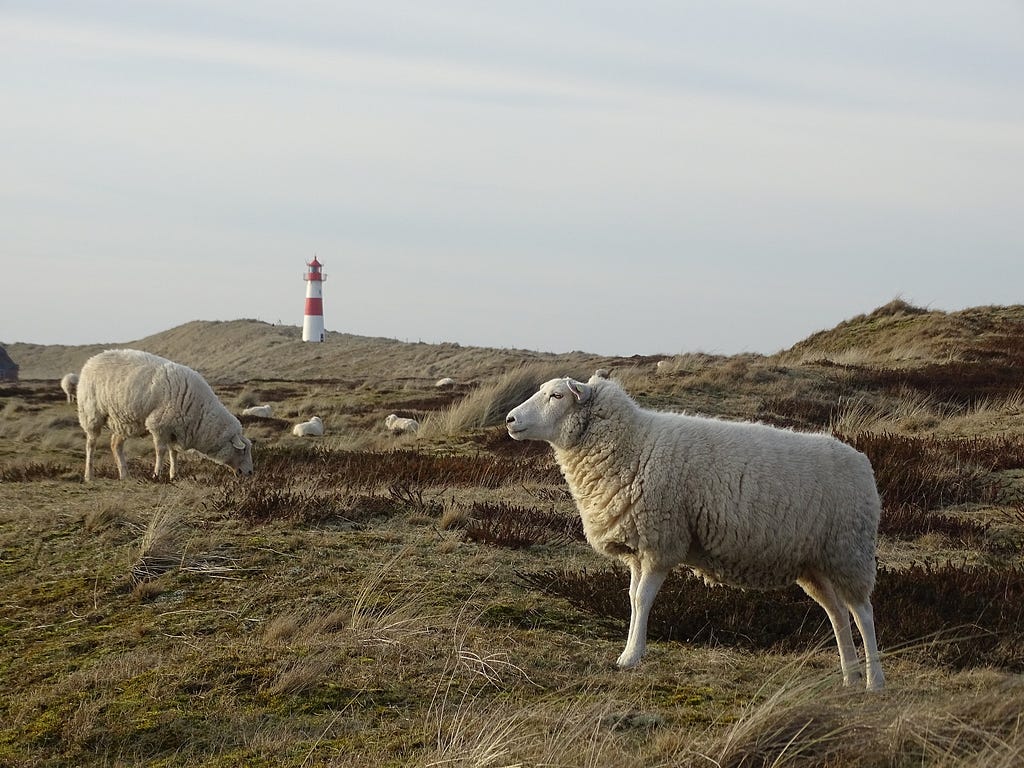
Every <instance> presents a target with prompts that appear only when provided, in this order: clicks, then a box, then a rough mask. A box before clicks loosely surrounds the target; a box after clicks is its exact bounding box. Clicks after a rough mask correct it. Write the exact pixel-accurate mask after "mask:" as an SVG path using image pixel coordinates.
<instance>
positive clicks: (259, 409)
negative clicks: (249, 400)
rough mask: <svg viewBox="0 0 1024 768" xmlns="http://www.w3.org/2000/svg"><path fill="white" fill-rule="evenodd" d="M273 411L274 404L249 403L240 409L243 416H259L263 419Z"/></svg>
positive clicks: (268, 416)
mask: <svg viewBox="0 0 1024 768" xmlns="http://www.w3.org/2000/svg"><path fill="white" fill-rule="evenodd" d="M273 413H274V406H272V405H250V406H249V407H248V408H246V409H244V410H243V411H242V415H243V416H259V417H260V418H263V419H269V418H270V416H271V415H272V414H273Z"/></svg>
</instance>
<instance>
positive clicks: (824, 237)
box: [0, 0, 1024, 355]
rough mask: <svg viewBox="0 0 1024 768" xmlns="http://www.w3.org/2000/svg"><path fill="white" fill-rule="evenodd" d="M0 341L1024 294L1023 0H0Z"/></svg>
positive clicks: (947, 305)
mask: <svg viewBox="0 0 1024 768" xmlns="http://www.w3.org/2000/svg"><path fill="white" fill-rule="evenodd" d="M0 97H2V104H3V107H2V118H0V145H2V146H3V158H4V159H3V163H2V170H0V178H2V182H0V211H2V213H0V216H2V220H0V267H2V272H0V341H5V342H13V341H27V342H38V343H65V344H78V343H88V342H122V341H128V340H132V339H137V338H140V337H143V336H146V335H148V334H151V333H155V332H158V331H161V330H165V329H167V328H171V327H173V326H175V325H179V324H181V323H184V322H187V321H189V320H195V319H207V320H226V319H234V318H241V317H246V318H259V319H262V320H265V321H268V322H279V321H280V322H283V323H285V324H288V325H301V322H302V307H303V297H304V290H305V288H304V283H303V280H302V272H303V270H304V263H305V262H306V261H308V260H310V259H312V257H313V255H314V254H316V255H317V256H318V258H319V259H320V260H321V261H322V262H323V263H324V264H325V272H326V273H327V274H328V276H329V278H328V281H327V283H326V284H325V289H324V306H325V320H326V326H327V328H328V330H333V331H346V332H351V333H356V334H362V335H369V336H388V337H393V338H398V339H406V340H410V341H419V340H422V341H427V342H439V341H453V342H459V343H462V344H471V345H482V346H495V347H523V348H529V349H538V350H544V351H555V352H562V351H568V350H572V349H580V350H586V351H590V352H598V353H605V354H626V355H628V354H654V353H667V354H671V353H678V352H686V351H696V350H702V351H709V352H721V353H734V352H740V351H756V352H764V353H770V352H774V351H776V350H778V349H780V348H784V347H787V346H790V345H791V344H793V343H795V342H796V341H798V340H800V339H801V338H804V337H805V336H807V335H808V334H810V333H812V332H814V331H816V330H820V329H822V328H826V327H830V326H832V325H834V324H836V323H837V322H839V321H841V320H843V319H846V318H848V317H850V316H852V315H855V314H859V313H861V312H867V311H870V310H871V309H873V308H874V307H876V306H878V305H880V304H883V303H885V302H887V301H889V300H890V299H892V298H894V297H895V296H897V295H900V296H902V297H903V298H905V299H908V300H910V301H914V302H915V303H919V304H923V305H928V306H932V307H935V308H939V309H947V310H955V309H959V308H962V307H965V306H973V305H978V304H1011V303H1021V302H1024V223H1022V220H1024V216H1022V214H1021V201H1022V200H1024V2H1021V0H1014V1H1012V2H995V1H993V2H988V1H986V0H980V2H972V3H965V2H947V1H945V0H932V1H930V2H915V1H913V0H908V2H899V3H893V2H888V1H886V2H882V1H880V0H863V1H862V2H858V3H838V2H832V3H830V2H821V1H820V0H775V1H773V2H768V1H767V0H765V1H764V2H755V1H754V0H717V1H715V2H683V1H681V0H677V1H675V2H669V1H667V0H666V1H665V2H657V1H654V0H640V1H638V2H631V3H622V2H616V3H612V2H601V1H595V0H587V1H585V2H584V1H582V0H580V1H576V0H568V1H566V2H559V3H549V2H529V1H524V0H518V1H517V2H501V3H488V2H469V1H468V0H467V1H466V2H413V1H412V0H408V1H405V2H402V1H397V0H374V2H372V3H369V2H326V0H325V1H323V2H289V3H285V2H259V1H257V2H252V1H246V2H242V0H184V1H182V0H176V1H175V2H169V1H168V2H155V1H150V0H134V1H133V2H93V1H91V0H67V1H66V2H47V1H46V0H31V1H29V0H13V1H10V0H0Z"/></svg>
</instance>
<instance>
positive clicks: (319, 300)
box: [302, 256, 327, 341]
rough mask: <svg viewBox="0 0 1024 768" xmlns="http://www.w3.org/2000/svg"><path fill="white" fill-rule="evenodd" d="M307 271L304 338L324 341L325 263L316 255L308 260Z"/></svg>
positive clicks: (304, 277) (305, 277) (303, 319)
mask: <svg viewBox="0 0 1024 768" xmlns="http://www.w3.org/2000/svg"><path fill="white" fill-rule="evenodd" d="M306 267H307V269H306V273H305V274H304V275H303V279H304V280H305V281H306V312H305V315H304V316H303V318H302V340H303V341H323V340H324V280H326V279H327V275H325V274H324V273H323V272H322V271H321V270H322V268H323V264H321V263H320V262H319V261H317V259H316V256H314V257H313V260H312V261H307V262H306Z"/></svg>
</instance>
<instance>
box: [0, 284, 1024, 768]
mask: <svg viewBox="0 0 1024 768" xmlns="http://www.w3.org/2000/svg"><path fill="white" fill-rule="evenodd" d="M900 329H903V330H902V331H901V330H900ZM295 332H296V329H288V328H282V327H275V326H267V325H266V324H262V323H255V322H254V321H237V322H233V323H197V324H189V325H188V326H183V327H181V328H178V329H173V330H171V331H168V332H166V333H165V334H159V335H157V336H155V337H151V339H149V340H141V341H140V342H139V343H138V344H137V345H138V346H142V347H143V348H146V349H151V350H152V351H154V352H158V353H161V354H165V355H168V356H171V357H174V358H175V359H179V360H181V361H182V362H186V363H188V364H190V365H193V366H194V367H196V368H198V369H199V370H201V371H202V372H204V373H205V374H206V375H207V376H208V378H209V379H210V380H211V382H214V387H215V389H216V390H217V392H218V394H219V395H220V397H221V399H222V400H223V401H224V402H225V404H226V405H227V406H228V407H229V408H230V409H231V410H232V411H234V412H235V413H240V412H241V410H242V408H243V407H245V406H246V405H251V404H254V403H261V402H272V403H274V405H275V414H274V415H275V418H274V419H263V420H260V419H252V418H248V417H246V418H245V419H243V423H244V424H245V427H246V432H247V434H249V435H250V436H252V437H255V438H256V439H257V441H258V442H257V448H256V451H255V455H256V462H257V473H256V475H254V477H253V478H251V479H249V480H248V481H245V482H242V481H236V480H235V479H233V478H232V477H230V476H228V475H227V474H226V471H225V470H223V469H222V468H220V467H218V466H216V465H213V464H211V463H210V462H207V461H205V460H202V459H200V458H199V457H193V456H185V457H184V461H183V462H182V463H183V465H184V470H183V472H182V476H181V478H180V479H178V480H177V481H175V482H174V483H167V482H159V483H157V482H153V481H151V480H149V479H147V475H148V472H149V468H150V465H151V459H152V457H151V450H152V448H151V443H150V441H149V440H147V439H136V440H132V441H129V443H128V449H129V456H130V466H131V469H132V472H133V475H134V477H133V479H130V480H129V481H127V482H124V483H120V482H117V481H116V480H114V479H113V478H114V477H115V476H116V475H115V471H114V465H113V460H112V459H111V457H110V456H109V454H104V455H102V456H101V457H100V460H99V465H98V468H97V469H98V473H99V476H100V477H99V479H98V480H97V481H96V482H95V483H93V484H92V485H91V486H88V487H87V486H85V485H83V484H82V483H81V481H80V477H81V470H82V460H83V452H84V451H83V448H84V446H83V443H84V440H83V438H82V435H81V430H80V429H79V428H78V426H77V421H76V418H75V412H74V409H73V407H72V406H70V405H68V404H67V403H65V402H64V400H63V394H62V393H61V392H60V390H59V387H58V386H57V381H56V379H57V378H58V377H59V375H60V373H62V372H64V371H65V370H71V369H72V368H74V367H76V366H77V365H79V364H80V362H81V361H82V360H84V359H85V358H86V357H87V356H88V353H89V352H90V351H91V350H90V349H84V348H49V347H43V348H34V347H29V346H28V345H18V344H11V345H7V348H8V350H9V351H10V352H11V355H12V357H14V359H15V360H16V361H18V362H19V363H20V364H21V365H22V373H23V378H25V379H29V380H27V381H23V382H21V383H19V384H12V385H6V384H5V385H0V585H2V587H0V590H2V596H3V599H2V609H0V688H2V690H3V691H4V695H3V696H0V765H12V766H58V765H75V766H92V765H96V766H101V765H102V766H134V765H163V766H200V765H202V766H209V765H213V766H218V765H220V766H236V765H256V766H366V765H385V766H387V765H391V766H424V767H425V766H495V767H497V766H519V765H523V766H528V765H529V766H534V765H537V766H541V765H547V766H638V767H639V766H644V768H649V767H650V766H669V765H672V766H675V765H681V766H707V765H720V766H734V767H737V768H738V767H739V766H768V765H778V766H782V765H795V766H822V765H828V766H846V765H850V766H853V765H857V766H921V765H929V766H932V765H934V766H979V767H981V766H985V767H986V768H987V767H988V766H1007V767H1009V766H1016V765H1019V764H1021V762H1022V760H1024V733H1022V729H1021V722H1020V712H1021V710H1022V708H1024V683H1022V682H1021V673H1022V672H1024V651H1022V650H1021V649H1022V648H1024V644H1022V640H1024V626H1022V621H1024V570H1022V558H1021V545H1022V543H1024V418H1022V416H1024V414H1022V411H1024V396H1022V394H1021V389H1020V386H1021V385H1020V383H1019V382H1018V381H1017V380H1016V379H1013V378H1012V377H1010V376H1008V375H1007V373H1006V370H1007V368H1008V367H1009V366H1012V365H1015V364H1018V363H1020V362H1021V361H1020V359H1019V358H1020V356H1021V355H1022V354H1024V353H1022V352H1021V350H1024V310H1022V309H1021V308H1012V307H1010V308H979V309H977V310H971V311H967V312H964V313H954V314H945V313H936V312H932V311H928V312H923V311H920V310H917V309H916V308H913V307H907V306H902V305H899V304H893V305H890V306H888V307H884V308H880V309H879V310H877V311H876V312H874V313H871V314H869V315H864V316H862V317H861V318H854V319H853V320H851V321H849V322H848V323H845V324H843V325H841V326H839V327H837V328H836V329H833V330H832V331H826V332H823V333H822V334H817V335H816V336H814V337H811V338H810V339H808V340H806V341H805V342H801V343H800V344H798V345H796V346H795V347H794V348H792V349H790V350H786V351H785V352H782V353H780V354H779V355H776V356H771V357H762V356H756V355H742V356H734V357H716V356H711V355H702V354H690V355H679V356H672V357H669V358H666V361H667V362H666V363H665V364H663V365H662V366H661V368H660V369H659V368H657V367H656V366H655V362H656V360H655V359H649V358H626V359H608V358H598V357H596V356H589V355H584V354H582V353H574V354H573V355H568V356H553V355H540V354H537V353H529V352H523V351H515V350H479V349H471V348H461V347H458V346H457V345H439V346H431V345H422V344H403V343H400V342H395V341H391V340H375V339H362V338H356V337H345V336H344V335H332V338H331V339H330V341H329V343H327V344H324V345H303V344H301V342H297V341H296V340H295V339H294V338H292V336H294V335H295ZM904 332H905V336H900V334H901V333H904ZM900 350H902V351H900ZM907 350H914V354H913V355H910V354H907ZM318 355H319V359H317V358H316V356H318ZM598 365H600V366H603V367H609V368H611V369H612V370H613V375H615V376H618V377H619V378H621V379H622V381H623V382H624V383H625V385H626V386H627V388H628V389H629V390H630V391H631V392H633V393H634V395H635V396H636V397H637V399H638V400H640V401H641V402H642V403H644V404H647V405H651V406H654V407H660V408H673V409H686V410H689V411H698V412H703V413H708V414H713V415H722V416H728V417H738V418H754V419H760V420H763V421H768V422H771V423H775V424H779V425H782V426H788V427H793V428H796V429H826V430H832V431H833V432H835V433H836V434H837V435H839V436H840V437H841V438H842V439H844V440H847V441H848V442H850V443H851V444H853V445H855V446H857V447H858V448H859V449H860V450H863V451H865V452H866V453H867V454H868V455H869V456H870V457H871V459H872V462H873V464H874V466H875V468H876V473H877V476H878V481H879V485H880V487H881V489H882V492H883V497H884V513H883V521H882V538H881V544H880V551H879V561H880V563H879V564H880V575H879V581H878V587H877V590H876V595H875V602H876V618H877V623H878V633H879V639H880V644H881V646H882V650H883V652H884V654H885V657H884V660H883V663H884V665H885V668H886V674H887V683H888V688H887V690H886V691H884V692H883V693H881V694H879V695H865V694H864V693H863V692H860V691H848V690H845V689H844V688H843V687H842V686H841V685H840V682H841V681H840V676H839V672H838V659H837V654H836V651H835V648H834V645H833V641H832V638H831V631H830V629H829V627H828V624H827V621H826V619H825V616H824V614H823V613H822V612H821V611H820V609H819V608H817V606H815V605H814V604H813V603H812V602H811V601H810V600H809V599H808V598H806V597H804V596H803V595H802V593H801V592H800V591H799V590H797V589H794V590H787V591H782V592H774V593H757V592H742V591H739V590H730V589H725V588H721V589H708V588H706V587H704V586H703V584H702V583H699V582H697V581H696V580H695V579H693V578H692V577H689V576H688V575H687V574H686V572H684V571H680V572H678V573H675V574H673V575H672V577H671V579H670V581H669V583H668V584H667V585H666V587H665V588H664V590H663V592H662V594H661V595H660V597H659V599H658V601H657V602H656V604H655V608H654V612H653V615H652V619H651V635H652V640H653V642H652V644H651V647H650V649H649V651H648V656H647V657H646V659H645V661H644V662H643V664H642V665H641V666H640V668H639V669H637V670H635V671H632V672H628V673H622V672H618V671H616V670H615V669H614V668H613V665H612V663H613V661H614V659H615V658H616V657H617V655H618V653H619V652H620V651H621V648H622V644H623V643H624V640H625V631H626V617H627V615H628V614H627V611H628V609H627V601H626V596H625V587H626V582H627V578H626V575H625V574H624V573H623V572H622V571H621V570H619V569H617V568H615V567H614V566H613V564H612V563H610V562H609V561H607V560H604V559H601V558H599V557H598V556H597V555H595V554H594V553H593V552H591V550H590V549H589V548H588V547H587V545H586V544H585V542H583V541H582V540H581V536H580V530H579V524H578V517H577V516H576V514H575V511H574V508H573V504H572V501H571V499H570V498H569V496H568V494H567V492H566V489H565V486H564V483H563V482H562V481H561V479H560V476H559V474H558V471H557V468H556V467H555V466H554V464H553V462H552V460H551V457H550V455H549V452H548V450H547V449H546V448H545V447H544V446H541V445H534V444H518V443H513V442H512V441H510V440H508V439H507V437H506V436H505V435H504V434H503V430H502V428H501V426H500V424H501V419H502V416H503V414H504V412H505V410H507V407H508V404H509V403H510V402H515V401H517V399H521V398H522V397H524V392H529V391H530V390H531V389H532V388H533V387H535V386H536V384H537V383H539V382H540V381H542V380H544V379H546V378H550V377H551V376H553V375H556V373H555V372H556V371H559V372H565V373H569V374H572V375H577V376H581V377H582V376H586V375H587V374H588V373H589V372H590V371H591V370H592V369H593V368H594V367H597V366H598ZM985 371H988V372H989V373H988V374H987V375H986V373H985ZM443 375H448V376H453V377H454V378H456V380H457V381H458V385H457V386H456V387H455V388H454V389H451V390H444V391H438V390H437V389H435V388H434V386H433V382H434V380H436V378H439V377H440V376H443ZM32 379H34V380H32ZM392 412H395V413H399V414H400V415H409V416H415V417H416V418H419V419H420V420H421V421H422V423H423V428H422V429H421V431H420V433H419V435H418V436H416V437H407V436H403V437H394V436H392V435H389V434H386V433H385V432H384V430H383V427H382V424H383V418H384V416H386V415H387V414H388V413H392ZM313 414H317V415H320V416H321V417H322V418H323V419H324V422H325V424H326V426H327V434H326V435H325V436H324V437H323V438H319V439H308V438H307V439H301V438H296V437H293V436H292V435H291V434H290V432H289V428H290V425H291V424H292V423H294V421H296V420H299V419H305V418H308V416H310V415H313Z"/></svg>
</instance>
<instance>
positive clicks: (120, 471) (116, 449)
mask: <svg viewBox="0 0 1024 768" xmlns="http://www.w3.org/2000/svg"><path fill="white" fill-rule="evenodd" d="M126 439H127V438H125V437H124V436H123V435H111V436H110V452H111V453H112V454H114V461H116V462H117V475H118V477H120V478H121V479H122V480H124V479H125V478H127V477H128V461H127V460H126V459H125V457H124V441H125V440H126Z"/></svg>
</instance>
